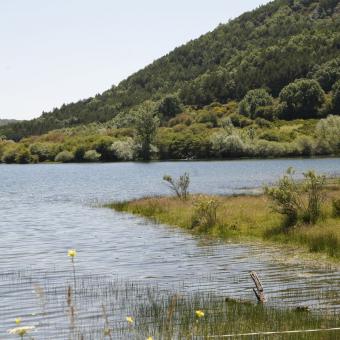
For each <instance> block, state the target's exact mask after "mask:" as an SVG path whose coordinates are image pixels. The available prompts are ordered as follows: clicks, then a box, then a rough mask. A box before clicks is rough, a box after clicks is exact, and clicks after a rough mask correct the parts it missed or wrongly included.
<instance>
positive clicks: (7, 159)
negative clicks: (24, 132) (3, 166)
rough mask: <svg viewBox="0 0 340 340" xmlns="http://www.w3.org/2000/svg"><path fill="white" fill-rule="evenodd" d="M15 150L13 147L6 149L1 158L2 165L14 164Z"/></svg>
mask: <svg viewBox="0 0 340 340" xmlns="http://www.w3.org/2000/svg"><path fill="white" fill-rule="evenodd" d="M15 155H16V150H15V148H14V147H10V148H8V149H6V150H5V151H4V153H3V155H2V157H1V161H2V162H3V163H7V164H11V163H15Z"/></svg>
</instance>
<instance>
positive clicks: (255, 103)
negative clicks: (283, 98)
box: [239, 89, 273, 119]
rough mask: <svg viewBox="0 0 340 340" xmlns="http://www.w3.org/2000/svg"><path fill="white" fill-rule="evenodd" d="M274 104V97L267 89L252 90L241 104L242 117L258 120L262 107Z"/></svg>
mask: <svg viewBox="0 0 340 340" xmlns="http://www.w3.org/2000/svg"><path fill="white" fill-rule="evenodd" d="M272 104H273V97H272V96H271V95H270V94H269V93H268V92H267V91H266V90H265V89H256V90H250V91H248V93H247V94H246V95H245V97H244V98H243V100H242V101H241V102H240V105H239V110H240V113H241V114H242V115H245V116H247V117H249V118H252V119H253V118H256V113H257V110H258V109H259V108H260V107H264V106H268V105H272Z"/></svg>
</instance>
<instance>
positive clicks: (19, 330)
mask: <svg viewBox="0 0 340 340" xmlns="http://www.w3.org/2000/svg"><path fill="white" fill-rule="evenodd" d="M34 329H35V327H34V326H25V327H15V328H12V329H9V330H8V333H9V334H15V335H19V336H21V337H22V338H23V337H24V336H25V335H26V334H27V333H29V332H31V331H34Z"/></svg>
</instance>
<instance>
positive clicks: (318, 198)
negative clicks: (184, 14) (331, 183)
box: [265, 168, 325, 227]
mask: <svg viewBox="0 0 340 340" xmlns="http://www.w3.org/2000/svg"><path fill="white" fill-rule="evenodd" d="M293 175H294V170H293V169H292V168H289V169H288V170H287V173H286V174H285V175H284V176H283V178H281V179H280V180H279V181H278V184H277V186H276V187H271V188H270V187H266V188H265V193H266V194H267V195H268V197H269V198H270V199H271V200H272V201H273V202H274V207H273V208H274V210H275V211H277V212H279V213H280V214H282V215H285V216H286V226H287V227H291V226H292V225H294V224H296V222H297V221H298V219H299V218H301V219H302V220H303V221H304V222H307V223H309V224H315V223H316V221H317V220H318V219H319V217H320V215H321V208H322V203H323V200H324V192H323V191H324V185H325V177H324V176H318V175H316V174H315V172H313V171H308V172H307V173H304V174H303V176H304V180H303V182H302V183H301V184H299V183H298V182H297V180H295V179H294V178H293Z"/></svg>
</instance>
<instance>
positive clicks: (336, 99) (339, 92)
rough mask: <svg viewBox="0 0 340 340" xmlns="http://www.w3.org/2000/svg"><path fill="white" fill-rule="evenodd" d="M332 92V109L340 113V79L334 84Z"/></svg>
mask: <svg viewBox="0 0 340 340" xmlns="http://www.w3.org/2000/svg"><path fill="white" fill-rule="evenodd" d="M332 92H333V96H332V111H333V112H334V113H335V114H337V115H340V80H339V81H337V82H336V83H335V84H334V85H333V88H332Z"/></svg>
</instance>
